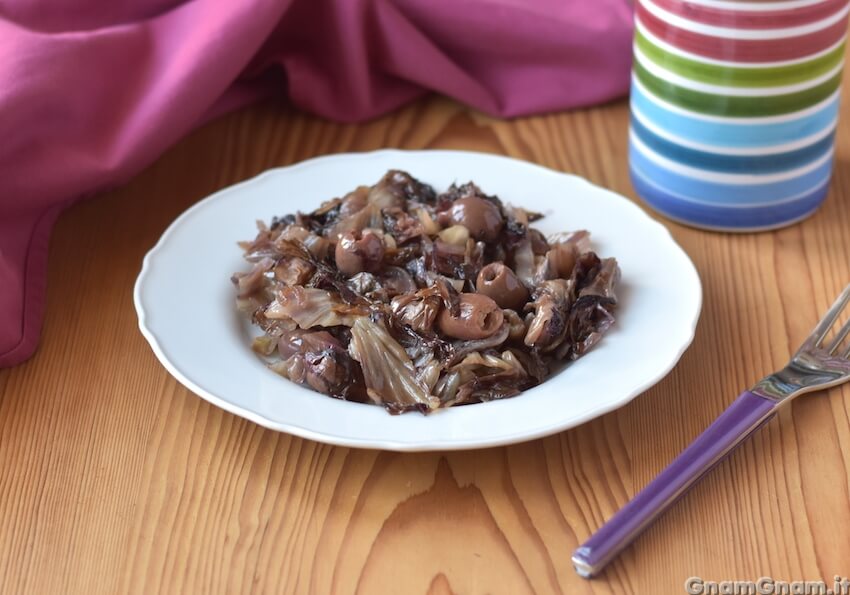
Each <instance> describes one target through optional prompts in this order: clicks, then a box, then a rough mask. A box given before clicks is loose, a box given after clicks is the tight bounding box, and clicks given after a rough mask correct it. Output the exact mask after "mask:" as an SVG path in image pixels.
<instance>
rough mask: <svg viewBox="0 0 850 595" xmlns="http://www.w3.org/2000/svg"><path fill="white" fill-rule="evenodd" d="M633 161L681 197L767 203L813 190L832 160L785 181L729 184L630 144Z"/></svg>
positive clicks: (710, 200) (631, 159)
mask: <svg viewBox="0 0 850 595" xmlns="http://www.w3.org/2000/svg"><path fill="white" fill-rule="evenodd" d="M629 163H630V164H631V166H632V167H633V168H635V169H636V170H637V171H639V172H642V173H643V175H644V176H646V178H647V179H649V180H652V181H653V183H655V184H656V185H658V186H659V187H661V188H664V189H665V190H667V191H669V192H671V193H673V194H678V195H680V196H687V197H690V198H693V199H696V200H701V201H705V202H710V203H714V204H717V205H735V204H743V205H751V206H756V205H767V204H771V203H775V202H777V201H782V200H786V199H789V198H792V197H794V196H797V195H802V194H805V193H807V192H810V191H811V190H812V189H814V188H816V187H818V186H820V185H821V184H822V183H823V181H824V180H825V179H826V178H827V177H829V173H830V171H831V170H832V159H830V160H828V161H826V162H825V163H824V164H823V165H821V166H820V167H818V168H816V169H814V170H812V171H810V172H808V173H805V174H803V175H800V176H797V177H796V178H791V179H789V180H783V181H781V182H769V183H765V184H725V183H720V182H708V181H705V180H699V179H697V178H693V177H691V176H688V175H685V174H680V173H676V172H673V171H670V170H669V169H667V168H665V167H663V166H660V165H657V164H655V163H654V162H653V161H651V160H650V159H648V158H647V157H646V156H644V155H643V154H642V153H641V152H640V151H638V150H637V149H636V148H635V147H634V145H633V144H631V143H629Z"/></svg>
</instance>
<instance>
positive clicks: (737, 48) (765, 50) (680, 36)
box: [637, 2, 847, 62]
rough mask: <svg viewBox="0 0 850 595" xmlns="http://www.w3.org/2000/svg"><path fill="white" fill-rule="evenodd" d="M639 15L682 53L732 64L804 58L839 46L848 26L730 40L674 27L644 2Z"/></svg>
mask: <svg viewBox="0 0 850 595" xmlns="http://www.w3.org/2000/svg"><path fill="white" fill-rule="evenodd" d="M637 16H638V19H640V22H641V23H642V24H643V26H644V27H645V28H646V29H647V30H648V31H649V32H650V33H652V34H653V35H655V36H656V37H658V38H659V39H661V40H663V41H665V42H667V43H669V44H670V45H672V46H675V47H677V48H679V49H680V50H684V51H686V52H690V53H692V54H697V55H699V56H705V57H707V58H714V59H715V60H729V61H732V62H778V61H780V60H796V59H799V58H804V57H806V56H809V55H811V54H815V53H817V52H821V51H823V50H825V49H827V48H829V47H830V46H832V45H835V44H836V43H838V42H839V41H840V40H841V38H842V37H843V36H844V34H845V33H846V32H847V23H846V22H845V19H841V20H839V21H838V22H837V23H835V24H833V25H831V26H829V27H827V28H826V29H821V30H820V31H815V32H814V33H809V34H807V35H797V36H795V37H782V38H779V39H730V38H728V37H715V36H712V35H704V34H702V33H694V32H693V31H687V30H685V29H680V28H678V27H674V26H672V25H670V24H669V23H666V22H664V21H662V20H661V19H659V18H657V17H655V16H654V15H652V14H651V13H650V12H649V11H648V10H646V8H644V7H643V6H642V5H641V3H640V2H638V3H637Z"/></svg>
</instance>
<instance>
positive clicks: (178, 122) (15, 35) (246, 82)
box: [0, 0, 632, 367]
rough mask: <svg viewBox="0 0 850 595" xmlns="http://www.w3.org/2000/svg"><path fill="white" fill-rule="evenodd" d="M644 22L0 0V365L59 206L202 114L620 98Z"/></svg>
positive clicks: (341, 116)
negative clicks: (446, 100)
mask: <svg viewBox="0 0 850 595" xmlns="http://www.w3.org/2000/svg"><path fill="white" fill-rule="evenodd" d="M70 6H73V9H71V8H69V7H70ZM631 21H632V15H631V4H630V2H629V1H628V0H76V1H75V2H73V3H67V2H59V1H56V0H0V139H2V140H0V367H2V366H10V365H14V364H16V363H19V362H21V361H23V360H24V359H26V358H27V357H29V356H30V355H31V354H32V353H33V352H34V350H35V348H36V345H37V341H38V334H39V331H40V326H41V318H42V311H43V307H44V298H45V291H44V288H45V273H46V264H47V246H48V239H49V233H50V229H51V226H52V224H53V222H54V221H55V219H56V217H57V216H58V214H59V213H60V212H61V210H62V209H63V208H64V207H65V206H67V205H68V204H70V203H71V202H73V201H74V200H76V199H79V198H80V197H82V196H85V195H87V194H91V193H92V192H95V191H97V190H101V189H104V188H106V187H109V186H112V185H115V184H117V183H120V182H122V181H124V180H127V179H128V178H129V177H130V176H132V175H133V174H134V173H136V172H138V171H139V170H140V169H141V168H143V167H144V166H145V165H147V164H149V163H150V162H151V161H152V160H153V159H155V158H156V157H157V155H159V154H160V153H161V152H162V151H163V150H164V149H165V148H166V147H168V146H169V145H170V144H172V143H173V142H174V141H176V140H177V139H179V138H180V137H181V136H182V135H184V134H185V133H186V132H187V131H188V130H190V129H191V128H192V127H193V126H195V125H197V124H198V123H199V122H201V121H203V120H204V119H207V118H209V117H212V116H214V115H216V114H219V113H222V112H223V111H226V110H227V109H231V108H233V107H236V106H239V105H242V104H244V103H246V102H248V101H251V100H252V99H254V98H256V97H258V96H260V95H263V94H267V93H270V92H274V91H275V90H277V91H280V92H281V93H283V92H285V93H286V94H287V95H288V96H289V98H290V100H291V101H292V102H293V103H294V104H295V105H297V106H299V107H301V108H304V109H306V110H310V111H312V112H315V113H317V114H320V115H322V116H326V117H328V118H333V119H336V120H342V121H355V120H362V119H365V118H370V117H373V116H377V115H378V114H381V113H384V112H386V111H388V110H391V109H393V108H395V107H397V106H399V105H401V104H403V103H405V102H407V101H410V100H411V99H413V98H414V97H417V96H419V95H421V94H422V93H425V92H427V91H436V92H439V93H444V94H446V95H449V96H451V97H454V98H456V99H458V100H460V101H462V102H465V103H467V104H470V105H472V106H475V107H477V108H479V109H481V110H483V111H486V112H488V113H491V114H495V115H501V116H515V115H520V114H527V113H531V112H540V111H547V110H555V109H563V108H569V107H576V106H582V105H588V104H592V103H597V102H601V101H606V100H608V99H611V98H613V97H616V96H619V95H621V94H623V93H625V91H626V89H627V85H628V77H629V64H630V60H631V52H630V42H631ZM275 73H277V76H275ZM284 81H285V82H284Z"/></svg>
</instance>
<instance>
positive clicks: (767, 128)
mask: <svg viewBox="0 0 850 595" xmlns="http://www.w3.org/2000/svg"><path fill="white" fill-rule="evenodd" d="M839 99H840V98H839V97H837V96H836V97H835V98H834V99H833V100H832V101H830V102H829V103H828V104H826V105H825V106H824V107H823V108H822V109H820V110H818V111H817V112H815V113H813V114H809V115H807V116H804V117H802V118H799V119H796V120H791V121H789V122H773V123H767V124H751V123H735V122H719V121H706V120H701V119H699V118H695V117H691V116H686V115H684V114H681V113H677V112H674V111H671V110H669V109H667V108H666V107H664V106H662V105H660V104H659V103H657V102H656V101H655V99H654V98H653V97H652V96H650V95H647V94H645V93H643V92H642V91H641V90H640V89H639V88H638V87H637V86H636V85H635V84H632V95H631V101H632V106H633V107H634V108H637V110H638V111H639V112H640V113H641V114H643V115H644V116H645V117H646V119H647V120H649V121H650V122H651V123H653V124H655V125H656V126H658V127H659V128H661V129H662V130H670V131H672V133H673V134H675V135H676V136H679V137H681V138H683V139H685V140H690V141H694V142H698V143H703V144H707V145H717V146H721V147H766V146H771V145H779V144H785V143H789V142H793V141H796V140H799V139H801V138H805V137H807V136H809V135H811V134H814V133H816V132H819V131H821V130H823V129H824V128H826V127H827V126H828V125H829V124H830V123H831V122H832V121H833V120H834V119H835V117H836V115H838V106H839Z"/></svg>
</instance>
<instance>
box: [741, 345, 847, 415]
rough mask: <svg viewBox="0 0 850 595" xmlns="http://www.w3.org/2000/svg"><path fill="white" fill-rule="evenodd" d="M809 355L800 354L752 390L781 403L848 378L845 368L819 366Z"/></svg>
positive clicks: (759, 382)
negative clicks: (835, 368)
mask: <svg viewBox="0 0 850 595" xmlns="http://www.w3.org/2000/svg"><path fill="white" fill-rule="evenodd" d="M807 355H808V354H798V355H797V356H795V357H794V359H793V360H791V362H790V363H789V364H788V365H787V366H785V367H784V368H782V369H781V370H779V371H778V372H774V373H773V374H770V375H769V376H765V377H764V378H762V379H761V380H759V381H758V382H757V383H756V384H755V386H753V388H751V389H750V391H751V392H753V393H755V394H757V395H759V396H760V397H764V398H766V399H771V400H772V401H776V402H777V403H781V402H783V401H789V400H791V399H793V398H794V397H796V396H798V395H801V394H803V393H807V392H809V391H813V390H820V389H823V388H827V387H829V386H831V385H834V384H838V383H840V382H842V381H843V380H844V379H845V378H846V376H847V373H846V371H845V370H831V369H823V368H819V367H818V362H816V361H815V360H814V359H813V358H810V357H807ZM810 360H811V361H810Z"/></svg>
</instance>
